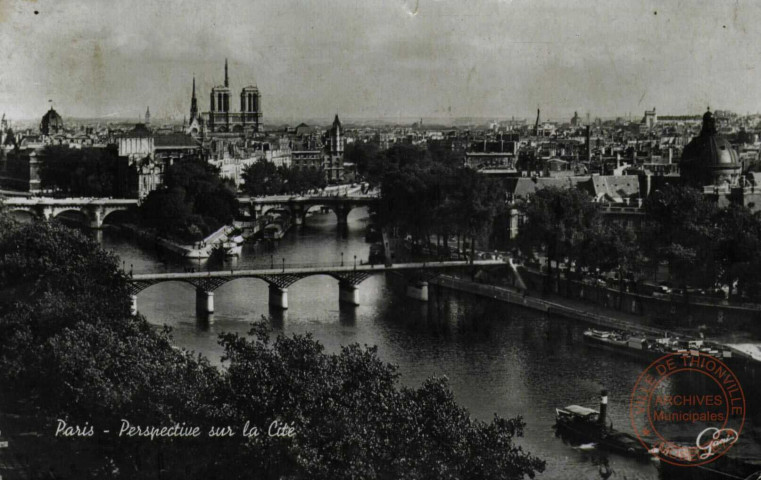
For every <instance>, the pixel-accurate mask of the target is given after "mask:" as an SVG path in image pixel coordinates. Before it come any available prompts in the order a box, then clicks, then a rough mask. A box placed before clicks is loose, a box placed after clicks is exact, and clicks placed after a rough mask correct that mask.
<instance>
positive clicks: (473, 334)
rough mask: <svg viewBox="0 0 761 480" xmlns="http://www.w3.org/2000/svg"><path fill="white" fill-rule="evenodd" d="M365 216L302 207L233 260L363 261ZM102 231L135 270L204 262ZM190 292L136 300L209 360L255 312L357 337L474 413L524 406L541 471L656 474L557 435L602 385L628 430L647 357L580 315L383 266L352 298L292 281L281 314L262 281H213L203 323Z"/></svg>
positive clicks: (280, 324)
mask: <svg viewBox="0 0 761 480" xmlns="http://www.w3.org/2000/svg"><path fill="white" fill-rule="evenodd" d="M367 221H368V219H367V216H366V213H365V212H364V211H363V210H355V211H353V212H352V213H351V215H350V217H349V229H348V234H344V235H341V234H339V233H338V232H337V228H336V223H335V218H334V217H333V214H332V213H331V214H327V215H314V216H312V217H308V219H307V224H306V225H305V226H303V227H293V229H292V230H291V231H290V232H289V233H288V234H287V235H286V237H285V238H284V239H283V240H281V241H280V243H279V245H277V247H276V248H275V249H267V248H265V247H264V246H262V245H248V244H247V245H246V246H245V249H244V252H243V255H242V257H241V259H240V260H238V261H237V263H236V267H242V266H247V265H252V266H253V265H267V266H269V264H270V263H277V262H282V258H285V259H286V262H287V263H316V262H320V263H323V262H340V261H341V258H342V256H341V253H342V252H343V260H344V262H346V263H347V264H351V262H353V261H354V255H356V256H357V261H358V262H359V261H360V260H363V259H367V256H368V250H369V248H368V245H367V244H366V243H365V242H364V231H365V227H366V225H367ZM101 238H102V242H103V245H104V246H105V247H106V248H108V249H110V250H113V251H114V252H115V253H117V254H118V255H119V256H120V257H121V258H122V259H123V261H124V262H125V265H126V266H127V268H129V266H130V264H131V265H132V268H133V270H134V272H135V273H138V272H139V273H144V272H159V271H178V270H179V271H183V269H184V268H186V267H188V266H194V267H196V268H201V269H204V270H205V269H206V268H207V265H205V264H192V263H191V264H187V265H182V264H167V263H162V262H161V261H160V260H159V257H158V256H157V255H156V254H155V253H154V252H151V251H150V250H145V249H141V248H140V247H137V246H135V245H133V244H131V243H130V242H128V241H127V240H124V239H122V238H120V237H119V236H117V235H115V234H114V233H111V232H108V231H106V232H104V233H103V234H102V237H101ZM214 267H216V266H212V268H214ZM226 267H227V268H229V264H227V265H226ZM194 295H195V292H194V290H193V287H191V286H190V285H188V284H184V283H163V284H159V285H154V286H152V287H150V288H148V289H147V290H145V291H143V292H141V293H140V295H139V296H138V308H139V310H140V312H141V313H142V314H143V315H145V317H146V318H147V319H148V320H149V321H150V322H151V323H153V324H155V325H157V326H160V325H164V324H166V325H169V326H171V327H172V329H173V336H174V341H175V343H176V344H177V345H178V346H181V347H184V348H187V349H190V350H194V351H196V352H200V353H202V354H204V355H206V356H207V357H208V358H209V359H210V360H211V361H212V362H214V363H217V364H221V363H220V357H221V354H222V350H221V348H220V347H219V345H218V344H217V335H218V334H219V333H220V332H239V333H246V332H248V330H249V328H250V324H251V322H253V321H257V320H260V319H261V318H262V315H266V316H270V321H271V323H272V325H273V327H274V331H275V333H282V334H286V335H290V334H292V333H299V334H301V333H307V332H309V333H311V334H312V335H313V336H314V338H316V339H317V340H319V341H320V342H321V343H322V344H323V345H324V346H325V349H326V350H327V351H328V352H337V351H339V349H340V347H341V345H346V344H350V343H354V342H356V343H359V344H367V345H377V347H378V353H379V355H380V356H381V358H382V359H383V360H385V361H387V362H390V363H392V364H396V365H397V366H398V367H399V370H400V372H401V374H402V382H403V383H404V384H406V385H409V386H416V385H420V384H421V382H423V381H424V380H425V379H426V378H428V377H431V376H434V375H436V376H446V377H447V378H448V379H449V383H450V385H451V388H452V390H453V391H454V393H455V396H456V398H457V400H458V401H459V402H460V403H461V404H462V405H464V406H465V407H467V408H468V409H469V410H470V412H471V413H472V415H474V416H475V417H477V418H480V419H483V420H487V421H488V420H490V419H491V418H493V416H494V414H495V413H496V414H498V415H500V416H503V417H513V416H516V415H521V416H523V418H524V420H525V422H526V429H525V435H524V437H523V438H521V439H519V440H518V441H519V443H520V444H521V445H522V446H523V447H524V449H525V450H527V451H529V452H531V453H533V454H535V455H537V456H539V457H540V458H543V459H545V460H546V461H547V469H546V471H545V473H543V474H541V475H540V476H539V478H543V479H568V478H584V479H594V478H601V475H600V471H601V470H602V471H603V472H604V471H605V470H610V469H612V470H613V475H612V476H611V477H610V478H627V479H637V478H641V479H653V478H658V476H659V475H658V469H657V468H656V466H655V465H654V464H653V463H652V462H644V463H642V462H638V461H635V460H633V459H629V458H625V457H622V456H618V455H614V454H613V455H609V456H608V457H607V461H608V462H609V465H608V467H607V468H606V467H602V466H600V463H601V461H602V458H603V457H601V455H600V453H598V452H595V451H594V450H592V451H586V450H581V449H579V448H575V447H573V446H571V445H570V444H566V443H564V442H563V440H562V439H560V438H557V437H556V436H555V432H554V430H553V428H552V426H553V424H554V414H555V408H556V407H560V406H565V405H569V404H579V405H584V406H589V407H597V404H598V401H599V394H600V390H601V389H602V388H607V389H608V391H609V395H610V404H609V407H608V412H609V416H610V418H611V419H612V421H613V425H614V426H617V427H618V428H620V429H623V430H625V431H630V430H631V428H630V427H629V417H628V412H629V395H630V392H631V389H632V387H633V385H634V383H635V381H636V378H637V376H638V375H639V374H640V373H641V372H642V370H643V368H644V365H642V364H641V363H640V362H638V361H632V360H627V359H623V358H617V357H615V356H613V355H611V354H609V353H607V352H604V351H599V350H595V349H590V348H588V347H585V346H584V344H583V341H582V333H583V331H584V326H583V325H581V324H579V323H575V322H573V321H570V320H567V319H562V318H553V317H547V316H544V315H542V314H540V313H538V312H534V311H530V310H524V309H521V308H518V307H515V306H511V305H508V304H504V303H499V302H494V301H490V300H488V299H483V298H478V297H474V296H471V295H467V294H464V293H458V292H454V291H450V290H443V289H442V290H440V291H436V289H433V288H432V292H431V300H430V301H429V302H428V304H423V303H420V302H416V301H414V300H411V299H407V298H406V297H404V296H403V295H401V294H400V292H399V288H398V285H397V282H395V281H394V279H392V278H386V277H385V276H384V275H376V276H373V277H371V278H370V279H368V280H366V281H365V282H364V283H362V284H361V286H360V302H361V305H360V306H359V307H349V308H347V307H345V306H341V307H339V302H338V283H337V281H336V280H334V279H332V278H330V277H326V276H317V277H308V278H305V279H303V280H300V281H299V282H297V283H295V284H294V285H292V286H291V287H290V288H289V289H288V296H289V299H288V300H289V306H290V308H289V309H288V310H287V312H285V313H281V312H275V311H273V312H270V309H269V306H268V292H267V286H266V284H265V283H264V282H263V281H261V280H256V279H241V280H236V281H233V282H230V283H227V284H226V285H223V286H222V287H220V288H219V289H218V290H216V292H215V314H214V318H213V321H212V322H210V323H208V324H203V323H200V324H199V323H198V322H197V321H196V318H195V296H194ZM608 473H610V472H609V471H608ZM602 478H605V477H602Z"/></svg>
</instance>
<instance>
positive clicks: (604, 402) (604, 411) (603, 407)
mask: <svg viewBox="0 0 761 480" xmlns="http://www.w3.org/2000/svg"><path fill="white" fill-rule="evenodd" d="M607 415H608V391H607V390H603V391H602V392H600V416H599V417H598V418H597V421H598V422H599V423H600V426H601V427H605V420H606V417H607Z"/></svg>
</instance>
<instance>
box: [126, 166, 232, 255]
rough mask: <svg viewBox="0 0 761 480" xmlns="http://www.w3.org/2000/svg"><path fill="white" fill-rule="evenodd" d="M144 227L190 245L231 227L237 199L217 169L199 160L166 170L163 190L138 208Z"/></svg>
mask: <svg viewBox="0 0 761 480" xmlns="http://www.w3.org/2000/svg"><path fill="white" fill-rule="evenodd" d="M139 213H140V216H141V218H142V220H143V222H144V224H145V225H146V226H149V227H151V228H155V229H157V231H158V232H159V233H160V234H161V235H164V236H169V237H174V238H176V239H177V240H178V241H181V242H194V241H198V240H200V239H202V238H204V237H206V236H207V235H208V234H209V233H211V232H213V231H215V230H217V229H219V228H220V227H221V226H222V225H226V224H230V223H232V221H233V219H234V218H235V217H236V215H237V213H238V199H237V197H236V195H235V192H234V191H233V189H232V188H231V187H230V185H228V184H227V183H226V182H225V181H224V180H223V179H222V178H221V177H220V176H219V169H218V168H216V167H214V166H213V165H210V164H208V163H207V162H205V161H203V160H202V159H199V158H187V159H183V160H180V161H178V162H176V163H174V164H173V165H172V166H170V167H169V168H168V169H167V171H166V175H165V178H164V187H163V188H161V189H158V190H155V191H153V192H151V193H150V194H148V196H147V197H146V199H145V200H144V201H143V203H142V205H141V206H140V208H139Z"/></svg>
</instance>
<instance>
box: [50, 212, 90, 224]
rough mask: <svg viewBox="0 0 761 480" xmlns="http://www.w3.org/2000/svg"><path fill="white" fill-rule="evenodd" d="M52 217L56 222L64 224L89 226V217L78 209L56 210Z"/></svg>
mask: <svg viewBox="0 0 761 480" xmlns="http://www.w3.org/2000/svg"><path fill="white" fill-rule="evenodd" d="M52 217H53V218H55V219H56V220H59V221H63V222H64V223H66V222H74V223H78V224H80V225H84V226H85V227H89V226H90V225H91V218H90V216H89V215H88V214H87V213H86V212H84V211H82V210H81V209H79V208H63V209H61V210H57V211H54V212H53V215H52Z"/></svg>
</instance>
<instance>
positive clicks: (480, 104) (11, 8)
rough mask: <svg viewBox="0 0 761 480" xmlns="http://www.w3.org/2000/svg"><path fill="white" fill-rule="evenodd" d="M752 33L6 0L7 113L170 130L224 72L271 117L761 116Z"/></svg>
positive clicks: (204, 106) (455, 12) (394, 5)
mask: <svg viewBox="0 0 761 480" xmlns="http://www.w3.org/2000/svg"><path fill="white" fill-rule="evenodd" d="M759 19H761V2H753V1H750V0H738V1H736V2H731V3H729V2H727V3H724V2H711V1H710V0H693V1H692V2H690V3H689V5H684V4H683V3H682V2H660V1H657V0H641V1H638V2H630V1H627V0H609V1H606V2H599V1H595V0H576V1H574V2H554V1H552V0H473V1H471V2H459V1H455V0H436V1H433V0H399V1H396V2H388V1H385V0H365V1H363V2H356V1H355V0H332V1H331V2H304V1H299V0H259V1H257V2H255V3H252V2H250V1H249V0H223V1H220V2H215V3H214V4H213V5H210V4H209V3H208V2H205V1H201V0H183V1H179V0H166V1H163V2H157V1H155V0H121V1H119V2H101V1H99V0H35V1H34V2H30V1H28V0H5V1H4V2H2V4H0V24H2V27H3V28H0V44H2V45H3V46H4V51H5V52H6V53H5V54H4V58H3V60H4V63H3V69H2V70H1V71H0V113H2V112H5V113H6V115H7V116H8V117H9V118H18V119H21V118H24V119H29V120H31V119H36V118H39V117H41V116H42V115H43V114H44V112H45V111H46V110H47V106H48V102H49V100H52V101H53V103H54V105H55V108H56V110H58V111H59V112H61V114H62V116H63V117H64V118H117V117H118V118H123V117H126V118H138V116H141V115H143V113H144V112H145V109H146V107H150V109H151V113H152V114H153V116H154V118H175V119H180V118H182V117H183V115H188V114H189V110H190V97H191V90H192V84H193V78H195V80H196V92H197V98H198V107H199V110H200V111H202V112H203V111H207V110H208V108H209V92H210V90H211V88H212V87H213V86H215V85H220V84H221V83H223V80H224V64H225V59H227V60H228V62H229V77H230V88H231V91H232V94H233V99H232V100H233V101H232V107H233V108H232V110H233V111H236V110H237V105H238V93H239V92H240V90H241V89H242V88H243V87H245V86H247V85H257V86H258V87H259V90H260V92H261V101H262V111H263V114H264V118H265V120H266V118H268V117H269V118H274V119H285V120H287V121H291V120H289V119H292V121H295V120H297V119H302V118H307V119H309V118H325V119H326V120H327V119H332V118H333V116H334V115H335V114H336V113H338V114H339V115H340V116H341V117H346V118H347V119H354V118H356V119H366V118H378V119H399V118H401V119H407V118H415V117H421V116H422V117H423V118H446V119H457V118H472V117H477V118H487V119H488V118H505V117H507V118H510V117H511V116H513V115H514V116H515V117H516V118H525V119H533V118H534V115H535V112H536V108H537V106H539V107H540V108H541V109H542V116H543V117H544V118H551V119H565V118H568V119H570V118H571V116H572V115H573V112H574V111H577V112H579V115H580V116H581V117H582V118H585V117H586V114H587V112H590V114H591V116H592V118H596V117H611V116H612V117H627V115H628V114H629V113H631V114H632V118H635V117H639V116H641V115H642V113H643V112H644V110H646V109H651V108H653V107H654V106H656V107H658V110H661V111H662V112H670V111H671V112H680V111H687V112H703V111H705V107H706V106H707V105H711V106H714V105H722V106H723V108H724V109H727V110H732V111H735V112H747V111H761V89H759V88H758V84H759V70H758V66H757V63H758V62H757V59H758V58H761V22H759V21H758V20H759ZM505 112H510V113H509V114H505ZM611 112H612V113H613V115H611V114H610V113H611Z"/></svg>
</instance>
